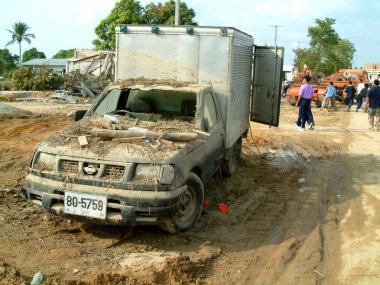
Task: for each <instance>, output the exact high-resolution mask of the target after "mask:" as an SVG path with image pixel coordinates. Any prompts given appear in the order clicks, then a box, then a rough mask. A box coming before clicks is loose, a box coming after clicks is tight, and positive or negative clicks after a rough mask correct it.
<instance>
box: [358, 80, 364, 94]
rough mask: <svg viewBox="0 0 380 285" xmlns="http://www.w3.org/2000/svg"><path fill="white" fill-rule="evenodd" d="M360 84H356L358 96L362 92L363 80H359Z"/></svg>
mask: <svg viewBox="0 0 380 285" xmlns="http://www.w3.org/2000/svg"><path fill="white" fill-rule="evenodd" d="M359 81H360V83H359V84H358V94H359V93H360V91H362V89H363V88H364V83H363V79H361V78H360V79H359Z"/></svg>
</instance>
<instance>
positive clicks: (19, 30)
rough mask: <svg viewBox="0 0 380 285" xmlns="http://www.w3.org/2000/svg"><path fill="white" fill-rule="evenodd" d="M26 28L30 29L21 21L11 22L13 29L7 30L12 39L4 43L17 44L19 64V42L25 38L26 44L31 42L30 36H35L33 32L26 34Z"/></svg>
mask: <svg viewBox="0 0 380 285" xmlns="http://www.w3.org/2000/svg"><path fill="white" fill-rule="evenodd" d="M28 30H30V27H29V26H28V25H27V24H25V23H23V22H16V23H14V24H13V29H12V30H8V29H7V31H8V32H10V33H11V34H12V40H11V41H10V42H9V43H7V44H6V45H5V47H7V46H8V45H12V44H14V43H16V42H17V43H18V46H19V56H20V58H19V60H20V61H19V65H20V66H21V42H22V41H23V40H25V41H26V42H27V43H28V44H30V43H31V40H30V38H33V39H34V38H35V37H36V36H35V35H34V34H30V33H29V34H27V32H28Z"/></svg>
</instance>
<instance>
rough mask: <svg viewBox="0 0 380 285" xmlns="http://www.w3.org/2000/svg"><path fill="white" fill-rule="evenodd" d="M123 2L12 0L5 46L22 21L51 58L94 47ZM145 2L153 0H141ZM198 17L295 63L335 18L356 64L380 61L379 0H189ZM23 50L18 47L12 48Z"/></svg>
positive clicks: (4, 13)
mask: <svg viewBox="0 0 380 285" xmlns="http://www.w3.org/2000/svg"><path fill="white" fill-rule="evenodd" d="M116 2H117V0H65V1H62V0H60V1H58V0H12V1H1V3H0V11H1V17H0V48H4V47H5V45H6V44H7V43H8V42H9V41H10V40H11V34H10V33H9V32H8V31H7V30H6V29H12V25H13V24H14V23H15V22H17V21H21V22H24V23H26V24H28V25H29V26H30V28H31V30H30V32H31V33H33V34H35V36H36V38H35V39H32V43H31V45H29V44H27V43H26V42H24V43H23V45H22V50H23V51H25V50H27V49H30V48H32V47H35V48H36V49H37V50H38V51H42V52H44V53H45V55H46V57H47V58H51V57H52V56H53V55H54V54H55V53H57V52H58V51H59V50H63V49H70V48H89V49H91V48H93V45H92V40H93V39H95V38H96V35H95V32H94V29H95V27H96V26H97V25H98V24H99V23H100V21H101V20H102V19H104V18H105V17H106V16H107V15H108V14H109V13H110V12H111V10H112V8H113V7H114V5H115V3H116ZM139 2H140V4H141V5H142V6H145V5H146V4H148V3H150V2H154V3H157V2H162V3H164V2H166V1H151V0H140V1H139ZM183 2H186V4H187V6H188V7H189V8H193V9H194V11H195V13H196V17H195V21H196V22H197V23H198V24H199V25H201V26H228V27H234V28H237V29H239V30H241V31H243V32H246V33H248V34H250V35H252V36H253V38H254V41H255V44H256V45H274V42H275V28H274V27H273V25H278V26H279V27H278V28H277V45H279V46H283V47H285V59H284V64H292V62H293V59H294V52H293V49H297V48H298V47H299V48H306V47H308V46H309V40H310V38H309V37H307V28H308V27H309V26H313V25H315V19H325V18H326V17H328V18H333V19H336V24H335V25H334V26H333V27H334V29H335V30H336V32H337V33H338V34H339V36H340V37H341V38H344V39H349V40H350V41H351V42H352V43H353V44H354V46H355V48H356V53H355V55H354V60H353V66H354V67H363V66H364V64H366V63H380V51H379V47H380V35H379V27H380V17H379V15H380V1H379V0H366V1H357V0H335V1H330V0H318V1H304V0H234V1H231V0H208V1H206V0H187V1H183ZM7 48H8V49H9V50H10V52H11V53H14V54H18V45H17V44H14V45H11V46H8V47H7Z"/></svg>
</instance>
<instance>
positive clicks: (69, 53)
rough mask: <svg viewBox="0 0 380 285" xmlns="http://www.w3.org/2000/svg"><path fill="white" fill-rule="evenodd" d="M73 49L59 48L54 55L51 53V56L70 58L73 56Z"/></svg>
mask: <svg viewBox="0 0 380 285" xmlns="http://www.w3.org/2000/svg"><path fill="white" fill-rule="evenodd" d="M74 52H75V49H73V48H72V49H66V50H63V49H61V50H60V51H59V52H57V53H56V54H55V55H53V58H71V57H74Z"/></svg>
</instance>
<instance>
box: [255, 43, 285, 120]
mask: <svg viewBox="0 0 380 285" xmlns="http://www.w3.org/2000/svg"><path fill="white" fill-rule="evenodd" d="M253 56H254V60H253V80H252V98H251V116H250V120H251V121H253V122H257V123H262V124H265V125H269V126H275V127H277V126H278V124H279V119H280V101H281V94H280V93H281V75H282V66H283V59H284V48H283V47H267V46H265V47H261V46H255V52H254V55H253Z"/></svg>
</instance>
